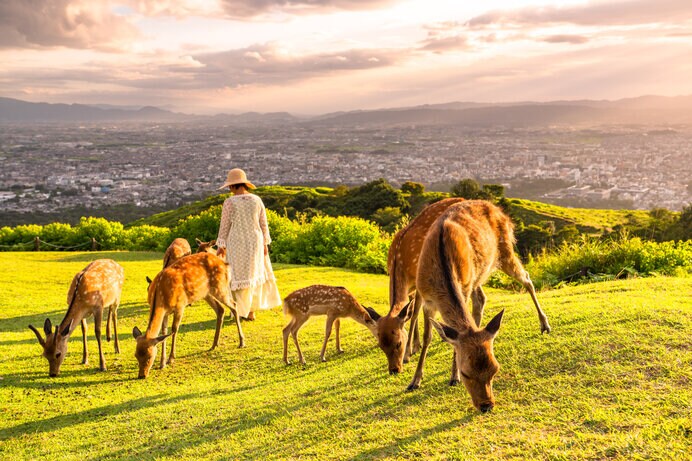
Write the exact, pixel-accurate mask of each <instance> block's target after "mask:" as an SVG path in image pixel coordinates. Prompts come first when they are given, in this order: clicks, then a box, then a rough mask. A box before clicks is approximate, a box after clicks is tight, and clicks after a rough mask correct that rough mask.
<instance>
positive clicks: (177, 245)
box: [163, 237, 192, 269]
mask: <svg viewBox="0 0 692 461" xmlns="http://www.w3.org/2000/svg"><path fill="white" fill-rule="evenodd" d="M190 254H192V248H190V244H189V243H188V241H187V239H184V238H180V237H179V238H177V239H175V240H173V242H171V244H170V245H168V248H166V252H165V253H164V254H163V268H164V269H165V268H167V267H168V266H170V265H171V264H173V263H174V262H176V261H177V260H179V259H180V258H182V257H184V256H188V255H190Z"/></svg>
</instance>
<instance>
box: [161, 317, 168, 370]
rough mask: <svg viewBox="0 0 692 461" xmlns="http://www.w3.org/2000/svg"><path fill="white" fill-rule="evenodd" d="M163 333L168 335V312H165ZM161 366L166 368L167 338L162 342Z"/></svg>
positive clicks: (162, 324)
mask: <svg viewBox="0 0 692 461" xmlns="http://www.w3.org/2000/svg"><path fill="white" fill-rule="evenodd" d="M161 334H162V335H164V336H165V335H167V334H168V314H165V315H164V316H163V321H162V322H161ZM159 366H160V367H161V369H162V370H163V369H164V368H166V340H165V339H164V340H163V341H162V342H161V359H160V363H159Z"/></svg>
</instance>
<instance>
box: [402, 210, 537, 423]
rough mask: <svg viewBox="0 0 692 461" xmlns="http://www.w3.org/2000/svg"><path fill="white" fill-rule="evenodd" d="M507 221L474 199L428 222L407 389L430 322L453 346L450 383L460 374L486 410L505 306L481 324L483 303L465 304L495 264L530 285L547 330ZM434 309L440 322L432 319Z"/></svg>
mask: <svg viewBox="0 0 692 461" xmlns="http://www.w3.org/2000/svg"><path fill="white" fill-rule="evenodd" d="M512 227H513V226H512V222H511V220H510V218H509V217H508V216H507V215H505V214H504V213H503V212H502V210H500V209H499V208H498V207H496V206H495V205H493V204H492V203H490V202H486V201H482V200H473V201H464V202H462V203H458V204H456V205H453V206H451V207H450V208H449V209H448V210H447V211H446V212H445V213H444V214H442V216H440V217H439V218H438V220H437V221H436V222H435V223H434V224H433V226H432V227H431V228H430V231H429V232H428V235H427V237H426V239H425V242H424V244H423V250H422V252H421V256H420V261H419V263H418V275H417V278H416V287H417V289H418V291H419V292H420V293H421V296H422V297H423V300H424V302H425V304H424V306H425V307H424V314H425V315H424V318H425V327H424V332H423V349H422V350H421V355H420V357H419V360H418V367H417V368H416V373H415V375H414V377H413V380H412V381H411V384H410V385H409V387H408V389H409V390H413V389H417V388H418V387H419V386H420V383H421V379H422V377H423V366H424V364H425V357H426V355H427V351H428V347H429V345H430V340H431V326H433V327H435V329H436V330H437V332H438V333H439V335H440V337H442V339H443V340H444V341H446V342H448V343H450V344H451V345H452V347H453V348H454V359H453V363H452V376H451V379H450V382H449V384H450V385H456V384H457V383H458V382H459V380H460V379H461V380H462V382H463V383H464V386H465V387H466V389H467V390H468V392H469V394H470V395H471V400H472V401H473V405H474V406H475V407H476V408H477V409H479V410H480V411H481V412H487V411H489V410H491V409H492V408H493V406H494V405H495V399H494V397H493V392H492V381H493V377H494V376H495V374H496V373H497V371H498V370H499V364H498V363H497V360H496V359H495V356H494V355H493V340H494V338H495V335H496V334H497V332H498V330H499V328H500V324H501V322H502V315H503V314H504V310H503V311H501V312H500V313H499V314H497V315H496V316H495V317H494V318H493V319H492V320H491V321H490V322H489V323H488V325H487V326H486V327H485V328H480V326H479V325H478V323H479V320H476V319H480V315H481V313H482V308H483V306H482V304H480V303H479V304H478V305H476V304H475V303H474V305H473V311H474V312H473V317H472V315H471V313H470V312H469V307H468V305H469V301H470V298H471V295H472V293H473V292H474V290H476V289H477V288H478V287H480V286H481V285H482V284H483V283H484V282H485V281H486V280H487V278H488V277H489V276H490V274H491V273H492V271H493V270H494V269H495V267H498V266H499V268H500V269H501V270H502V271H503V272H505V273H506V274H508V275H510V276H511V277H513V278H515V279H516V280H518V281H519V282H521V283H522V284H523V285H524V286H525V287H526V288H527V290H529V293H531V297H532V299H533V300H534V303H535V304H536V308H537V309H538V311H539V317H540V319H541V324H542V325H545V326H546V329H548V330H549V328H550V327H549V325H548V322H547V318H546V317H545V314H543V312H542V311H541V309H540V306H539V305H538V300H537V299H536V295H535V291H534V288H533V284H532V283H531V279H530V278H529V275H528V273H527V272H526V271H525V270H524V268H523V267H522V265H521V262H520V261H519V259H518V258H517V257H516V255H515V254H514V248H513V244H514V233H513V229H512ZM479 310H480V311H481V312H479ZM436 312H439V313H440V315H441V317H442V320H443V321H444V323H437V322H436V321H435V320H433V316H434V315H435V313H436Z"/></svg>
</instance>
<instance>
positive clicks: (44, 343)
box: [29, 325, 46, 346]
mask: <svg viewBox="0 0 692 461" xmlns="http://www.w3.org/2000/svg"><path fill="white" fill-rule="evenodd" d="M29 329H30V330H31V331H33V332H34V334H35V335H36V338H38V343H39V344H40V345H41V346H45V345H46V341H44V339H43V337H42V336H41V333H39V332H38V330H37V329H36V327H35V326H33V325H29Z"/></svg>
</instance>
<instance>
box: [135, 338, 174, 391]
mask: <svg viewBox="0 0 692 461" xmlns="http://www.w3.org/2000/svg"><path fill="white" fill-rule="evenodd" d="M170 335H171V334H167V335H162V336H158V337H156V338H147V337H145V336H144V335H143V334H142V332H141V331H140V330H139V328H137V327H134V328H133V329H132V336H134V338H135V339H136V340H137V347H136V348H135V358H136V359H137V362H138V363H139V375H138V378H139V379H144V378H146V377H147V376H149V371H150V370H151V366H152V365H153V364H154V359H155V358H156V352H157V349H158V348H157V347H156V346H157V345H158V344H159V343H160V342H161V341H163V340H164V339H166V338H168V337H169V336H170Z"/></svg>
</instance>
